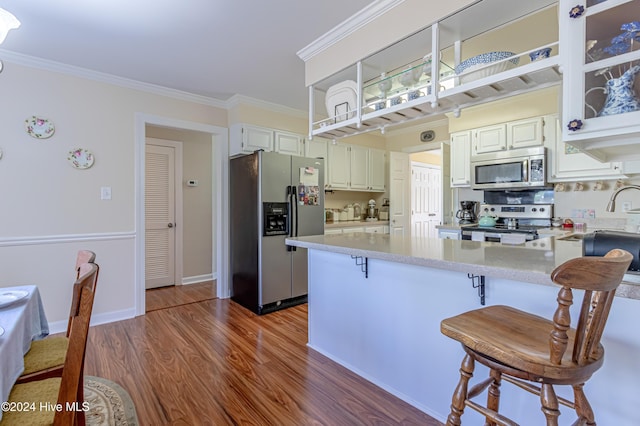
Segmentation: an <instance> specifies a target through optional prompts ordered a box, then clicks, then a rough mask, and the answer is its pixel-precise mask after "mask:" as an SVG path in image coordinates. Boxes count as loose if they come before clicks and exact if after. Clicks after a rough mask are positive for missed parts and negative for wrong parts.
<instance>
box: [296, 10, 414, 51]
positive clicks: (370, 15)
mask: <svg viewBox="0 0 640 426" xmlns="http://www.w3.org/2000/svg"><path fill="white" fill-rule="evenodd" d="M404 1H405V0H377V1H375V2H373V3H371V4H370V5H369V6H367V7H365V8H364V9H362V10H360V11H359V12H358V13H356V14H355V15H353V16H351V17H350V18H348V19H347V20H345V21H343V22H342V23H340V24H338V25H337V26H335V27H333V28H332V29H331V30H329V31H328V32H326V33H325V34H324V35H322V36H320V37H319V38H318V39H316V40H315V41H313V42H311V44H309V45H307V46H306V47H303V48H302V49H300V50H299V51H298V52H297V53H296V54H297V55H298V57H299V58H300V59H302V60H303V61H305V62H306V61H308V60H309V59H311V58H313V57H314V56H315V55H317V54H318V53H320V52H322V51H324V50H326V49H328V48H329V47H331V46H333V45H334V44H336V43H337V42H339V41H340V40H342V39H344V38H346V37H347V36H349V35H351V34H353V33H354V32H356V31H357V30H359V29H360V28H362V27H364V26H365V25H367V24H368V23H369V22H371V21H373V20H374V19H376V18H378V17H379V16H381V15H384V14H385V13H387V12H388V11H389V10H391V9H393V8H394V7H396V6H397V5H399V4H400V3H403V2H404Z"/></svg>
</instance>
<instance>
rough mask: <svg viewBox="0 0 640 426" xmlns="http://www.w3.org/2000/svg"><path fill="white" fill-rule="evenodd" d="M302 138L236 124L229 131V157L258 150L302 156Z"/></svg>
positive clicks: (287, 133) (249, 125)
mask: <svg viewBox="0 0 640 426" xmlns="http://www.w3.org/2000/svg"><path fill="white" fill-rule="evenodd" d="M303 141H304V138H303V137H302V136H301V135H298V134H296V133H291V132H286V131H283V130H276V129H270V128H268V127H261V126H255V125H252V124H244V123H238V124H233V125H231V128H230V130H229V155H230V156H234V155H239V154H250V153H252V152H254V151H257V150H259V149H261V150H263V151H275V152H279V153H281V154H288V155H303V154H304V148H303Z"/></svg>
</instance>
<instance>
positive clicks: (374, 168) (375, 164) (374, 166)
mask: <svg viewBox="0 0 640 426" xmlns="http://www.w3.org/2000/svg"><path fill="white" fill-rule="evenodd" d="M386 158H387V153H386V151H384V150H381V149H373V148H371V149H369V189H370V190H371V191H384V190H385V182H386V179H387V173H386Z"/></svg>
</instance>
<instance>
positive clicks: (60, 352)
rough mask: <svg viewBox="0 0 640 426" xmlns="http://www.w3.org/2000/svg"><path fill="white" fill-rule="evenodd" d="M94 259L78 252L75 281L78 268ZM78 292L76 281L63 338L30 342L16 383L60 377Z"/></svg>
mask: <svg viewBox="0 0 640 426" xmlns="http://www.w3.org/2000/svg"><path fill="white" fill-rule="evenodd" d="M95 259H96V254H95V253H94V252H92V251H89V250H80V251H78V255H77V257H76V279H77V278H79V276H80V266H81V265H83V264H85V263H93V262H94V261H95ZM80 290H81V286H80V285H79V284H78V282H77V281H76V283H75V284H74V285H73V290H72V297H71V309H70V312H69V321H68V322H67V332H66V334H65V335H64V336H51V337H47V338H46V339H42V340H35V341H33V342H31V348H30V349H29V352H27V354H26V355H25V356H24V371H23V372H22V375H21V376H20V377H19V378H18V381H17V383H27V382H31V381H34V380H42V379H46V378H49V377H61V376H62V368H63V365H64V359H65V356H66V354H67V348H68V346H69V332H70V331H71V322H72V320H73V318H74V317H75V316H76V315H77V314H78V308H79V306H80Z"/></svg>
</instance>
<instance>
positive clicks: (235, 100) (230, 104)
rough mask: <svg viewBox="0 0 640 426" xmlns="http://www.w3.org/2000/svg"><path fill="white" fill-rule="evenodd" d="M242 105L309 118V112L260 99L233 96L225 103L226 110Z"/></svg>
mask: <svg viewBox="0 0 640 426" xmlns="http://www.w3.org/2000/svg"><path fill="white" fill-rule="evenodd" d="M240 105H249V106H253V107H257V108H262V109H266V110H269V111H272V112H277V113H281V114H286V115H290V116H294V117H301V118H309V112H308V111H303V110H300V109H295V108H290V107H287V106H284V105H280V104H274V103H272V102H267V101H263V100H260V99H256V98H252V97H250V96H245V95H233V96H231V97H230V98H229V99H228V100H227V102H226V103H225V108H227V109H228V110H229V109H231V108H234V107H237V106H240Z"/></svg>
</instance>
